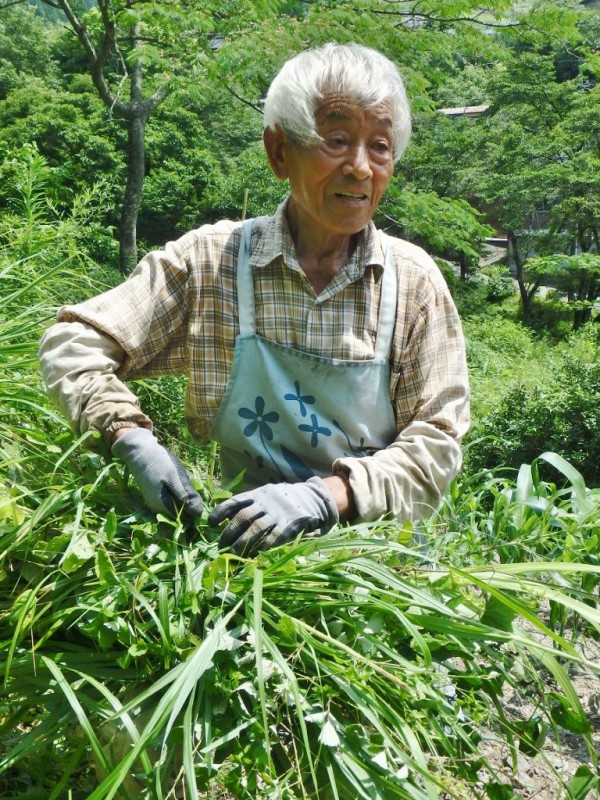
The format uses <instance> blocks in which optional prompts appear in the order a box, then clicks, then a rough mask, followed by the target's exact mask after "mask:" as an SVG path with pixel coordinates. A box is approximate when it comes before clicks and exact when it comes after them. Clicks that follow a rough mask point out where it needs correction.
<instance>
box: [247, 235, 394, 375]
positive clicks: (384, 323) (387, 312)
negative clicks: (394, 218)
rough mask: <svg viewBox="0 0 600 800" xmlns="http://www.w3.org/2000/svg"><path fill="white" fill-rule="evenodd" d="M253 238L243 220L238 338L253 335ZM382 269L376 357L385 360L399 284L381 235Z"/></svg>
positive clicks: (391, 331)
mask: <svg viewBox="0 0 600 800" xmlns="http://www.w3.org/2000/svg"><path fill="white" fill-rule="evenodd" d="M251 236H252V220H251V219H249V220H246V222H244V224H243V226H242V241H241V243H240V249H239V251H238V261H237V291H238V314H239V322H240V335H241V336H252V335H254V334H255V333H256V312H255V307H254V279H253V275H252V270H250V269H248V261H249V259H250V238H251ZM381 238H382V247H383V252H384V257H385V266H384V269H383V277H382V284H381V296H380V300H379V324H378V331H377V342H376V344H375V358H376V359H384V360H387V359H388V358H389V354H390V352H391V347H392V339H393V336H394V328H395V323H396V298H397V294H398V285H397V284H398V282H397V279H396V265H395V263H394V259H393V256H392V248H391V246H390V243H389V241H387V237H386V236H384V234H381Z"/></svg>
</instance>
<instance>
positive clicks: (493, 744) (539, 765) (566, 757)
mask: <svg viewBox="0 0 600 800" xmlns="http://www.w3.org/2000/svg"><path fill="white" fill-rule="evenodd" d="M577 649H578V650H579V651H580V652H581V653H582V655H584V656H585V657H586V658H587V659H588V660H589V661H590V662H592V663H594V664H598V665H599V666H600V642H598V641H595V640H594V639H592V638H590V637H585V636H584V635H581V636H580V638H579V639H578V641H577ZM569 677H570V679H571V681H572V683H573V686H574V688H575V690H576V692H577V695H578V697H579V699H580V701H581V704H582V706H583V708H584V710H585V712H586V714H587V715H588V718H589V720H590V722H591V723H592V726H593V733H592V739H593V743H594V749H595V753H596V754H597V756H598V759H599V760H600V676H599V675H598V674H594V673H593V672H592V671H590V670H588V669H581V668H578V667H573V668H571V669H570V670H569ZM544 680H545V681H546V683H547V686H548V691H554V690H557V687H556V684H555V682H554V679H553V677H552V676H551V675H548V676H544ZM557 691H560V690H557ZM505 709H506V713H507V715H510V716H511V717H512V718H513V719H515V720H527V719H529V718H530V717H531V716H532V715H533V714H534V713H535V708H534V706H533V704H532V703H530V702H528V701H527V699H526V698H523V697H522V696H521V697H518V696H516V695H515V694H507V695H506V697H505ZM480 749H481V752H482V753H483V755H485V757H486V758H487V759H488V761H489V762H490V763H492V764H493V765H494V766H495V768H496V769H497V770H498V772H499V774H500V775H501V776H502V778H501V780H502V782H503V783H504V782H505V783H507V784H508V785H510V786H512V788H513V791H514V795H515V796H516V797H518V798H523V800H568V798H569V795H568V794H567V792H566V790H565V789H564V787H563V785H562V782H563V781H567V780H568V779H569V778H571V777H572V776H573V774H574V773H575V771H576V770H577V768H578V767H579V766H581V765H582V764H587V765H588V766H589V767H590V769H593V767H592V761H591V756H590V752H589V750H588V747H587V744H586V742H585V740H584V739H583V737H582V736H577V735H574V734H570V733H568V732H566V731H562V732H561V734H560V741H557V739H556V738H555V737H554V736H553V734H552V731H549V732H548V734H547V738H546V740H545V743H544V754H543V755H542V754H540V755H537V756H535V757H530V756H527V755H524V754H522V753H519V754H518V764H517V769H516V770H514V768H513V760H512V757H511V754H510V752H509V750H508V747H507V746H506V744H502V743H501V742H499V741H498V740H497V739H495V738H494V737H493V735H490V734H489V733H488V734H487V735H485V734H484V737H483V739H482V742H481V745H480ZM480 788H481V787H480ZM585 800H600V791H598V789H595V790H592V791H590V792H589V793H588V794H587V795H586V798H585Z"/></svg>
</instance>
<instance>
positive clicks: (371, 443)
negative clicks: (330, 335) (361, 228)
mask: <svg viewBox="0 0 600 800" xmlns="http://www.w3.org/2000/svg"><path fill="white" fill-rule="evenodd" d="M251 231H252V220H248V222H246V223H245V224H244V228H243V235H242V243H241V246H240V251H239V254H238V266H237V283H238V298H239V301H238V306H239V324H240V333H239V336H238V338H237V339H236V343H235V351H234V357H233V366H232V371H231V377H230V378H229V382H228V384H227V388H226V390H225V394H224V396H223V400H222V401H221V404H220V406H219V409H218V411H217V415H216V417H215V420H214V423H213V426H212V431H211V438H212V439H213V440H215V441H217V442H219V443H220V445H221V448H220V453H221V473H222V476H223V481H224V482H229V481H231V480H233V478H235V477H236V476H237V475H238V474H239V473H240V472H241V471H242V470H245V476H244V489H254V488H256V487H258V486H262V485H264V484H265V483H279V482H281V481H289V482H292V483H293V482H297V481H304V480H307V479H308V478H310V477H312V476H313V475H319V476H321V477H325V476H327V475H331V467H332V463H333V461H334V460H335V459H336V458H340V457H343V456H358V457H360V456H366V455H370V454H372V453H373V452H375V451H376V450H381V449H382V448H384V447H387V445H388V444H390V442H392V441H393V439H394V438H395V436H396V422H395V418H394V411H393V407H392V404H391V401H390V396H389V386H390V381H389V354H390V348H391V342H392V336H393V331H394V324H395V316H396V292H397V281H396V270H395V265H394V263H393V260H392V258H391V257H390V255H389V250H390V248H386V265H385V269H384V270H383V278H382V280H383V285H382V288H381V300H380V309H379V324H378V333H377V342H376V346H375V356H374V358H372V359H369V360H367V361H364V360H363V361H349V360H344V359H335V358H323V357H321V356H316V355H311V354H310V353H304V352H302V351H300V350H295V349H294V348H291V347H284V346H283V345H280V344H278V343H277V342H272V341H270V340H268V339H265V338H264V337H262V336H258V335H257V334H256V319H255V306H254V283H253V276H252V270H251V268H250V267H249V256H250V235H251Z"/></svg>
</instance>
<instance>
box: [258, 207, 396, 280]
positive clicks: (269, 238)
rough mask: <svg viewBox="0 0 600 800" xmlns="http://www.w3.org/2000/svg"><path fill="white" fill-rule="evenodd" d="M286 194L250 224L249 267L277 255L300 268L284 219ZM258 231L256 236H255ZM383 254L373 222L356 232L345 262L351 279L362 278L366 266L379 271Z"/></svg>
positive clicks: (260, 264) (262, 263) (260, 267)
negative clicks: (268, 214)
mask: <svg viewBox="0 0 600 800" xmlns="http://www.w3.org/2000/svg"><path fill="white" fill-rule="evenodd" d="M288 202H289V196H288V197H287V198H286V199H285V200H284V201H283V202H282V203H281V204H280V205H279V206H278V208H277V211H276V212H275V214H274V215H273V216H272V217H257V218H256V219H255V220H254V223H253V226H252V230H253V233H252V253H251V255H250V262H249V263H250V267H251V268H252V269H263V268H264V267H266V266H268V265H269V264H270V263H271V262H272V261H274V260H275V259H276V258H279V257H281V258H282V259H283V263H284V264H285V265H286V267H288V268H290V269H295V270H299V269H300V267H299V264H298V260H297V258H296V250H295V248H294V242H293V240H292V234H291V232H290V228H289V224H288V221H287V214H286V210H287V204H288ZM256 234H258V240H257V236H256ZM384 265H385V257H384V253H383V249H382V246H381V237H380V236H379V233H378V231H377V228H376V227H375V225H374V223H373V222H370V223H369V224H368V225H367V227H366V228H364V229H363V230H362V231H361V232H360V233H359V234H358V242H357V246H356V248H355V250H354V253H353V254H352V256H351V257H350V259H349V260H348V261H347V263H346V264H345V266H344V270H345V271H346V272H347V274H348V277H349V278H350V280H352V281H355V280H358V279H359V278H362V277H363V275H364V274H365V270H366V269H367V267H373V268H374V270H375V273H376V274H377V275H379V274H380V273H381V272H382V271H383V268H384Z"/></svg>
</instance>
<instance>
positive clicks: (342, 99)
mask: <svg viewBox="0 0 600 800" xmlns="http://www.w3.org/2000/svg"><path fill="white" fill-rule="evenodd" d="M365 116H368V118H369V121H370V122H371V123H372V124H373V125H376V126H378V127H381V128H389V129H390V130H392V128H393V124H394V120H393V111H392V104H391V103H390V102H388V101H384V102H382V103H377V104H369V103H364V102H362V101H361V100H359V99H357V98H356V97H350V96H347V95H336V94H330V95H326V96H325V97H323V98H322V99H320V100H319V101H318V103H317V105H316V108H315V123H316V124H317V125H322V124H326V123H328V122H333V123H335V122H353V121H358V120H363V119H364V118H365Z"/></svg>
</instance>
